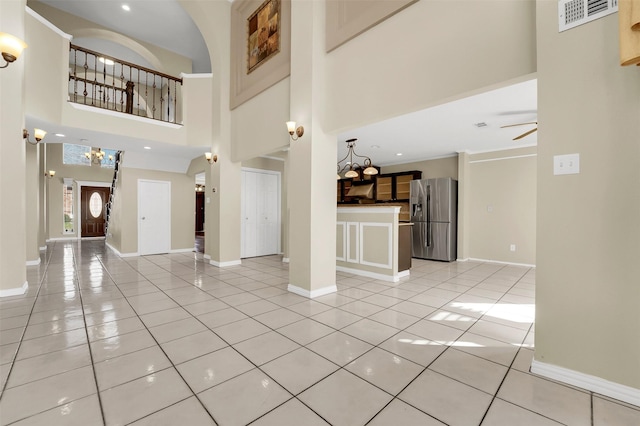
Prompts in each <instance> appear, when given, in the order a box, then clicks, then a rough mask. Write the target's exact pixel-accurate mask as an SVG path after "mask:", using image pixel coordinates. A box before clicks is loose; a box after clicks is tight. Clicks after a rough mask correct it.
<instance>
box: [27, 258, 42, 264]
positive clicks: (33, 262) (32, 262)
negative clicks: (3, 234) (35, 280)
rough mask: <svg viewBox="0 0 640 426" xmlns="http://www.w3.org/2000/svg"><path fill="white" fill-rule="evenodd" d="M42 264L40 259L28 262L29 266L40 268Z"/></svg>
mask: <svg viewBox="0 0 640 426" xmlns="http://www.w3.org/2000/svg"><path fill="white" fill-rule="evenodd" d="M40 262H41V260H40V258H38V260H27V266H38V265H39V264H40Z"/></svg>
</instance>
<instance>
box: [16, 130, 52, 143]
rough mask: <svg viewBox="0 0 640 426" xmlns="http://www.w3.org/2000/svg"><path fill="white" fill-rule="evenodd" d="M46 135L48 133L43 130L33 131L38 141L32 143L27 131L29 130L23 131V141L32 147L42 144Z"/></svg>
mask: <svg viewBox="0 0 640 426" xmlns="http://www.w3.org/2000/svg"><path fill="white" fill-rule="evenodd" d="M46 134H47V132H45V131H44V130H42V129H33V136H34V137H35V139H36V141H35V142H32V141H30V140H29V132H28V131H27V129H22V139H25V140H26V141H27V142H29V143H30V144H31V145H37V144H38V142H40V141H41V140H42V139H44V135H46Z"/></svg>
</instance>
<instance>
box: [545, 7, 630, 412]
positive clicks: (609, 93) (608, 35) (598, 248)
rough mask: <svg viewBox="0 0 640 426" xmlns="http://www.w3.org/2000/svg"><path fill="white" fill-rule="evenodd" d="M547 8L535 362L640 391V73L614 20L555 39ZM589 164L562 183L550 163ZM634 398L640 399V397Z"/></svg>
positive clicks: (551, 11)
mask: <svg viewBox="0 0 640 426" xmlns="http://www.w3.org/2000/svg"><path fill="white" fill-rule="evenodd" d="M557 12H558V10H557V5H556V3H555V2H549V1H538V7H537V16H538V31H537V34H538V119H539V123H540V127H539V132H538V134H539V136H538V184H537V186H538V225H537V229H538V237H537V247H538V250H537V255H536V257H537V265H538V268H537V272H536V339H535V346H536V348H535V360H536V361H540V362H542V363H546V364H550V365H553V366H558V367H564V368H567V369H569V370H573V371H576V372H579V373H583V374H588V375H591V376H596V377H599V378H602V379H605V380H608V381H611V382H614V383H619V384H623V385H626V386H630V387H633V388H636V391H635V392H636V395H637V389H640V332H639V330H640V309H638V306H639V304H640V286H639V285H638V277H639V276H640V262H638V258H639V256H640V220H638V219H639V218H640V185H638V183H639V182H640V167H638V164H639V163H640V143H638V140H639V139H638V138H639V136H638V135H640V70H639V69H638V67H635V66H630V67H620V66H619V65H618V63H619V57H618V47H617V46H618V16H617V14H614V15H610V16H607V17H605V18H601V19H598V20H596V21H593V22H590V23H588V24H585V25H581V26H579V27H577V28H574V29H571V30H569V31H566V32H562V33H558V22H557V21H558V16H557ZM571 153H579V154H580V174H577V175H565V176H554V175H553V156H554V155H559V154H571ZM636 400H637V399H636Z"/></svg>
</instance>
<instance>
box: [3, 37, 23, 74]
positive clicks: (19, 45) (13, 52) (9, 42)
mask: <svg viewBox="0 0 640 426" xmlns="http://www.w3.org/2000/svg"><path fill="white" fill-rule="evenodd" d="M26 47H27V43H25V42H24V41H22V40H20V39H19V38H17V37H14V36H12V35H11V34H7V33H0V52H2V58H3V59H4V60H5V62H6V64H4V65H3V66H1V67H0V68H6V67H8V66H9V64H10V63H11V62H13V61H15V60H16V59H18V58H19V57H20V54H21V53H22V51H23V50H24V49H25V48H26Z"/></svg>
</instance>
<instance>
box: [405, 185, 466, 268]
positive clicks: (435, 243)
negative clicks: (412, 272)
mask: <svg viewBox="0 0 640 426" xmlns="http://www.w3.org/2000/svg"><path fill="white" fill-rule="evenodd" d="M410 212H411V222H413V227H412V228H413V235H412V247H413V248H412V256H413V257H418V258H421V259H432V260H444V261H448V262H451V261H453V260H456V256H457V238H458V237H457V235H458V234H457V219H458V181H456V180H454V179H451V178H438V179H422V180H413V181H411V205H410Z"/></svg>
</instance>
